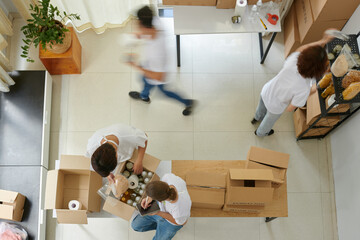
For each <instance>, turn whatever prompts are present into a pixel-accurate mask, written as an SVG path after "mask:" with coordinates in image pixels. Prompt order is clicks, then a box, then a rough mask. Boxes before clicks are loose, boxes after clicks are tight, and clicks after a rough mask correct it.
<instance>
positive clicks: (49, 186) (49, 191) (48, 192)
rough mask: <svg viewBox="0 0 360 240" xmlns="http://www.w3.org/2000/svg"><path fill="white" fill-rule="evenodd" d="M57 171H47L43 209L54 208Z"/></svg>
mask: <svg viewBox="0 0 360 240" xmlns="http://www.w3.org/2000/svg"><path fill="white" fill-rule="evenodd" d="M58 174H59V170H51V171H48V173H47V177H46V188H45V205H44V208H45V209H55V208H56V189H57V179H58Z"/></svg>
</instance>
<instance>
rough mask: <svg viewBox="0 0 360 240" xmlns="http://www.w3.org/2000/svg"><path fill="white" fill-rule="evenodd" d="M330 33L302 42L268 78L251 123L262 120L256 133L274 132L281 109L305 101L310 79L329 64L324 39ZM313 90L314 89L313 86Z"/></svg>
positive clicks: (267, 133)
mask: <svg viewBox="0 0 360 240" xmlns="http://www.w3.org/2000/svg"><path fill="white" fill-rule="evenodd" d="M332 39H333V37H331V36H328V35H326V34H324V37H323V38H322V39H321V40H319V41H317V42H313V43H309V44H306V45H304V46H301V47H300V48H298V49H297V50H296V52H294V53H292V54H291V55H290V56H289V57H288V58H287V59H286V61H285V64H284V66H283V68H282V69H281V70H280V72H279V73H278V75H276V76H275V77H274V78H273V79H271V80H270V81H269V82H267V83H266V84H265V85H264V87H263V89H262V91H261V94H260V101H259V104H258V107H257V109H256V113H255V117H254V118H253V120H252V121H251V123H252V124H255V123H257V122H258V121H261V124H260V126H259V127H258V129H257V130H256V131H255V135H257V136H260V137H263V136H269V135H271V134H273V133H274V130H273V129H272V127H273V126H274V124H275V122H276V121H277V120H278V119H279V118H280V116H281V114H282V113H283V112H284V111H288V112H292V111H294V110H295V109H296V108H297V107H302V106H304V105H305V103H306V100H307V98H308V96H309V94H310V89H311V85H312V82H315V80H316V79H319V78H321V77H322V75H323V74H324V73H325V72H326V70H327V69H328V66H329V61H328V58H327V53H326V51H325V49H324V46H325V44H326V43H328V42H329V41H331V40H332ZM311 91H312V92H314V91H316V88H315V86H314V88H313V89H311Z"/></svg>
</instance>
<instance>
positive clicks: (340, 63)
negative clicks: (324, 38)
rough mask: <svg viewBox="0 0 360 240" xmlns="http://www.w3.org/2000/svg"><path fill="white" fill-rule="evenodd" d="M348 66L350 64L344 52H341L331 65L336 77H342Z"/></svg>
mask: <svg viewBox="0 0 360 240" xmlns="http://www.w3.org/2000/svg"><path fill="white" fill-rule="evenodd" d="M348 68H349V65H348V62H347V61H346V57H345V56H344V54H341V55H339V56H338V58H337V59H336V60H335V62H334V63H333V65H332V66H331V72H332V73H333V74H334V76H335V77H342V76H344V75H345V74H346V73H347V71H348Z"/></svg>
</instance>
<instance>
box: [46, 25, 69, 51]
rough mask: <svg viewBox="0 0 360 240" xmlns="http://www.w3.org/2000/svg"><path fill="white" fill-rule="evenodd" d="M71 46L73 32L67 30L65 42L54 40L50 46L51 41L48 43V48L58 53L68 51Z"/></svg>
mask: <svg viewBox="0 0 360 240" xmlns="http://www.w3.org/2000/svg"><path fill="white" fill-rule="evenodd" d="M70 46H71V32H70V31H69V32H65V37H64V40H63V43H62V44H60V43H56V42H55V41H53V43H52V46H50V43H46V50H48V51H50V52H52V53H56V54H61V53H64V52H66V51H67V50H68V49H69V48H70Z"/></svg>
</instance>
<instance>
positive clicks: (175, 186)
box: [131, 173, 191, 240]
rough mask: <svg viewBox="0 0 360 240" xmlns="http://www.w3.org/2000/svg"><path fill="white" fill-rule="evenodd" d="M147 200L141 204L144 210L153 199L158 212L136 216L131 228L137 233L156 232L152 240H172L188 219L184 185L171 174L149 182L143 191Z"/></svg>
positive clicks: (188, 202)
mask: <svg viewBox="0 0 360 240" xmlns="http://www.w3.org/2000/svg"><path fill="white" fill-rule="evenodd" d="M145 192H146V195H147V198H144V199H143V200H142V202H141V206H142V207H143V208H144V209H146V208H147V207H148V206H149V203H151V201H152V200H153V199H154V200H156V201H157V203H158V204H159V207H160V211H158V212H156V213H155V214H153V215H147V216H141V215H137V216H136V217H135V218H134V220H133V221H132V223H131V227H132V228H133V229H134V230H135V231H137V232H147V231H152V230H156V233H155V236H154V238H153V240H165V239H172V238H173V237H174V236H175V234H176V232H177V231H179V230H180V229H181V228H182V227H183V226H184V225H185V224H186V222H187V221H188V219H189V217H190V209H191V199H190V196H189V193H188V191H187V188H186V183H185V181H184V180H182V179H181V178H180V177H178V176H175V175H174V174H172V173H169V174H165V175H164V176H163V177H162V178H161V181H153V182H150V183H149V184H148V185H147V186H146V189H145Z"/></svg>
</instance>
